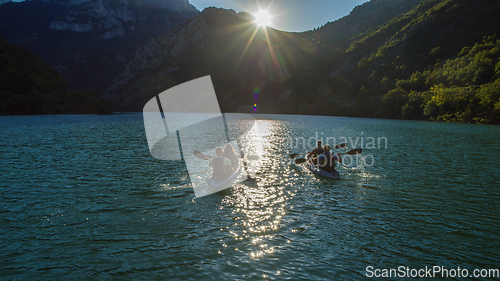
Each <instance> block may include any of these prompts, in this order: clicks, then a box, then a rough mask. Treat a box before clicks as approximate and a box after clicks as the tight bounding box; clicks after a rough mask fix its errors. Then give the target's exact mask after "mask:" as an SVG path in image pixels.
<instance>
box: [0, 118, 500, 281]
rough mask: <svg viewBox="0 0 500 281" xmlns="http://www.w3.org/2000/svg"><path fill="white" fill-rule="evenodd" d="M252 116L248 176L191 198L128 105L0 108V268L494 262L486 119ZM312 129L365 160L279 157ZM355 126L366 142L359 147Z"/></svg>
mask: <svg viewBox="0 0 500 281" xmlns="http://www.w3.org/2000/svg"><path fill="white" fill-rule="evenodd" d="M256 118H257V119H258V121H257V126H258V128H259V132H260V134H261V137H262V140H263V144H262V146H261V147H262V155H260V157H261V161H262V166H261V167H260V169H259V171H257V173H256V175H255V178H256V182H255V183H241V184H238V185H236V186H234V187H232V188H231V189H230V190H227V191H225V192H224V193H222V194H220V193H218V194H214V195H210V196H206V197H202V198H195V196H194V193H193V189H192V187H191V185H190V179H189V174H188V172H187V169H186V167H185V165H184V164H183V162H181V161H159V160H156V159H154V158H152V157H151V156H150V154H149V151H148V146H147V142H146V137H145V133H144V127H143V123H142V116H141V114H129V115H115V116H13V117H10V116H1V117H0V156H1V160H0V161H1V162H0V163H1V170H0V178H1V180H0V194H1V201H0V238H1V239H0V255H1V260H2V263H1V264H0V269H1V271H0V277H2V279H26V280H29V279H32V278H41V279H60V280H67V279H85V278H91V279H97V280H104V279H115V278H116V277H123V278H124V279H158V280H173V279H177V280H200V279H202V280H212V279H214V280H223V279H227V280H261V279H270V280H272V279H276V280H281V279H291V280H310V279H323V280H350V279H359V278H361V277H363V276H365V274H366V273H367V272H366V267H367V266H373V267H374V268H397V267H398V266H401V265H404V266H409V267H410V268H417V269H418V268H423V267H425V266H434V265H438V266H444V267H446V268H457V267H458V266H460V267H461V268H467V269H469V270H471V271H472V269H475V268H499V267H500V262H499V261H500V258H499V255H498V246H499V245H500V237H499V233H500V226H499V225H500V219H499V213H500V176H499V171H500V159H499V157H500V127H498V126H488V125H469V124H445V123H430V122H415V121H395V120H373V119H356V118H342V117H317V116H316V117H314V116H287V115H257V116H256ZM316 133H318V137H320V138H321V137H323V138H324V140H325V139H326V137H334V138H336V140H337V142H338V141H339V138H340V137H345V138H347V139H348V140H349V142H350V141H351V140H352V141H353V144H352V145H350V147H349V149H352V148H360V147H361V143H360V141H361V139H363V140H364V143H363V148H365V149H364V151H363V155H364V156H365V157H367V156H369V157H367V158H366V159H367V161H365V162H367V163H364V162H362V161H360V158H359V156H358V158H355V157H352V158H350V159H349V158H345V159H344V164H345V165H344V166H342V167H340V168H339V170H340V173H341V175H342V178H341V179H340V180H336V181H335V180H328V179H322V178H318V177H315V176H311V175H310V174H309V173H307V171H305V170H304V169H302V168H301V167H300V166H298V165H295V164H294V163H293V162H291V161H290V160H289V159H288V158H287V157H286V156H287V155H288V154H291V153H301V152H304V147H303V143H304V142H303V141H302V142H301V138H304V139H305V140H308V139H307V138H309V137H314V138H316ZM370 137H372V138H374V139H375V140H377V141H378V140H382V143H381V147H378V143H377V147H376V148H374V149H369V148H371V147H369V148H366V147H367V143H366V142H367V141H369V140H371V139H369V138H370ZM349 138H350V139H349ZM356 139H357V140H358V143H357V144H355V143H354V142H355V141H356ZM384 139H386V140H387V142H386V143H387V146H385V143H384V142H383V140H384ZM297 141H298V143H297ZM314 141H315V139H314V140H311V141H310V143H311V144H313V143H314ZM338 152H345V150H338ZM185 153H186V152H185ZM356 160H357V161H356ZM368 160H369V161H368ZM349 162H350V163H349ZM372 164H373V165H372Z"/></svg>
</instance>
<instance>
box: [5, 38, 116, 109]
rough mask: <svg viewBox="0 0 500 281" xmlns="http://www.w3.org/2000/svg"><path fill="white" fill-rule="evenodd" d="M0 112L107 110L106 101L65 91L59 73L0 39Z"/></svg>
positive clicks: (77, 91) (26, 50)
mask: <svg viewBox="0 0 500 281" xmlns="http://www.w3.org/2000/svg"><path fill="white" fill-rule="evenodd" d="M0 85H1V88H0V114H55V113H99V114H105V113H111V112H112V107H111V105H110V104H109V102H108V101H107V100H104V99H100V98H98V97H96V96H95V95H94V94H92V93H89V92H84V91H79V90H76V91H73V92H70V91H69V90H68V87H67V84H66V82H65V81H64V79H63V78H62V77H61V75H60V74H59V72H58V71H57V70H55V69H54V68H53V67H51V66H50V65H49V64H48V63H46V62H45V61H43V60H42V59H41V58H40V57H39V56H37V55H36V54H33V53H32V52H31V51H30V50H28V49H26V48H23V47H21V46H18V45H13V44H9V43H7V42H6V41H5V40H3V39H1V38H0Z"/></svg>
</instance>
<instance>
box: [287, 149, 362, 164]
mask: <svg viewBox="0 0 500 281" xmlns="http://www.w3.org/2000/svg"><path fill="white" fill-rule="evenodd" d="M361 152H363V149H361V148H356V149H353V150H349V151H348V152H346V153H339V155H342V154H349V155H357V154H360V153H361ZM306 161H307V159H305V158H299V159H297V160H295V164H302V163H304V162H306Z"/></svg>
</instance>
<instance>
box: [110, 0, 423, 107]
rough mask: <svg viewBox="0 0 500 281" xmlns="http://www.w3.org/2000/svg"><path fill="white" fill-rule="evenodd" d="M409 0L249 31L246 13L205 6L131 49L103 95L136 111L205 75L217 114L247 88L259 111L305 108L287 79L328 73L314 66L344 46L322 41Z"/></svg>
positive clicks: (246, 100) (242, 103)
mask: <svg viewBox="0 0 500 281" xmlns="http://www.w3.org/2000/svg"><path fill="white" fill-rule="evenodd" d="M416 3H417V1H416V0H374V1H371V2H368V3H365V4H363V5H361V6H359V7H356V8H355V9H354V10H353V12H351V14H350V15H348V16H346V17H344V18H342V19H340V20H338V21H336V22H333V23H328V24H326V25H325V26H323V27H321V28H320V29H317V30H314V31H309V32H304V33H290V32H283V31H278V30H274V29H272V28H267V31H266V30H264V29H257V28H256V27H255V26H254V25H253V24H252V22H251V21H252V17H251V16H250V15H248V14H246V13H240V14H236V13H235V12H234V11H232V10H224V9H217V8H207V9H205V10H204V11H203V12H202V13H201V14H199V15H197V16H195V17H194V18H192V19H191V20H189V21H187V22H185V23H183V24H182V25H179V26H178V27H177V28H175V29H174V30H172V31H170V32H169V33H167V34H164V35H161V36H159V37H157V38H155V39H154V40H152V41H151V42H150V43H148V44H146V45H145V46H142V47H141V48H139V50H138V51H137V52H136V56H135V58H134V59H133V60H132V61H131V62H130V63H129V64H128V66H127V68H126V71H125V72H124V73H123V74H122V75H120V76H119V77H118V78H117V79H116V80H115V83H114V84H113V86H112V87H111V88H110V89H108V91H107V92H106V95H105V97H107V98H109V99H110V100H112V101H113V103H114V104H115V105H116V106H117V108H119V109H120V110H141V109H142V106H143V104H144V102H145V101H147V100H149V99H150V98H151V97H152V96H154V95H155V94H158V93H160V92H161V91H163V90H165V89H167V88H169V87H172V86H174V85H177V84H179V83H182V82H185V81H189V80H191V79H194V78H197V77H199V76H202V75H211V76H212V79H213V81H214V86H215V88H216V92H217V94H218V97H219V104H220V106H221V108H222V109H223V110H225V111H237V110H241V109H242V108H250V107H251V106H250V105H253V104H254V103H255V102H256V101H257V100H255V99H256V96H257V94H256V93H254V92H256V91H260V92H259V98H258V104H259V111H260V112H273V113H311V112H313V111H314V110H313V109H312V106H307V107H303V106H301V105H303V104H304V102H305V103H306V104H307V103H309V102H310V101H312V100H315V99H314V98H313V99H309V101H307V100H306V101H304V100H303V98H304V97H305V95H304V94H303V93H302V91H308V92H309V91H310V89H309V86H311V85H295V84H297V83H296V82H297V81H298V80H299V81H300V80H301V81H309V78H308V77H309V76H310V75H309V73H312V72H311V70H321V72H322V73H323V74H327V75H328V73H329V72H331V71H332V70H333V69H322V64H323V63H324V61H325V59H324V57H328V60H332V59H336V58H338V56H339V55H340V56H343V55H344V52H345V51H341V50H340V49H338V50H336V48H337V47H341V46H344V48H347V47H348V46H349V42H347V41H346V40H344V42H343V43H342V44H337V45H335V44H333V43H328V42H330V41H335V42H337V41H336V40H335V38H340V37H345V38H348V39H350V38H353V37H356V36H359V35H360V34H363V32H365V31H366V30H367V29H369V28H370V27H372V29H373V26H374V25H377V24H380V23H384V22H385V21H387V20H390V19H392V18H394V17H395V16H397V15H399V14H400V13H401V12H407V11H409V10H411V8H412V6H414V5H415V4H416ZM355 23H358V24H355ZM266 32H267V33H268V34H266ZM320 41H322V42H320ZM323 41H324V42H323ZM249 42H250V43H249ZM304 72H305V73H304ZM294 76H298V77H297V78H296V79H294ZM314 79H315V78H312V80H314ZM327 80H328V79H327ZM330 80H331V79H330ZM316 82H317V81H311V83H312V84H317V83H316ZM301 84H304V83H301ZM294 95H297V96H298V97H296V98H294V97H293V96H294ZM322 112H324V111H321V112H318V113H322ZM329 113H330V112H329V111H328V110H327V112H325V114H329Z"/></svg>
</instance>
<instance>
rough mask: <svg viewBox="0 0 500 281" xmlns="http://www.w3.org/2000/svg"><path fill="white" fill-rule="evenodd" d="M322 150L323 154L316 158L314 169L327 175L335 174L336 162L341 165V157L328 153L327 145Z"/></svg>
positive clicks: (328, 147)
mask: <svg viewBox="0 0 500 281" xmlns="http://www.w3.org/2000/svg"><path fill="white" fill-rule="evenodd" d="M323 150H324V151H325V153H324V154H321V155H319V156H318V158H317V159H318V160H317V164H316V167H318V168H320V169H322V170H324V171H326V172H329V173H335V172H337V170H336V169H335V166H336V162H337V161H338V162H339V163H342V157H340V155H339V154H335V153H330V146H329V145H325V146H324V148H323Z"/></svg>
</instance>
